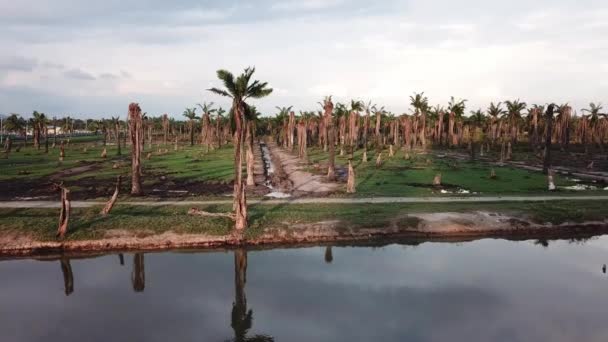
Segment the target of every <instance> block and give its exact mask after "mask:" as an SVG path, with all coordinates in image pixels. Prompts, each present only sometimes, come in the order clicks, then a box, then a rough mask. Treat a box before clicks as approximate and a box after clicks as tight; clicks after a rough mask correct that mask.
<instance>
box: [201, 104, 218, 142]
mask: <svg viewBox="0 0 608 342" xmlns="http://www.w3.org/2000/svg"><path fill="white" fill-rule="evenodd" d="M197 106H199V107H200V108H201V111H202V112H203V116H202V117H201V120H202V122H201V123H202V128H201V144H207V151H209V144H210V143H211V141H210V139H209V138H210V136H211V132H210V129H211V114H212V113H213V112H215V109H213V102H209V103H207V102H203V104H200V103H197Z"/></svg>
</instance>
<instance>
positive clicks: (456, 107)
mask: <svg viewBox="0 0 608 342" xmlns="http://www.w3.org/2000/svg"><path fill="white" fill-rule="evenodd" d="M465 102H467V100H465V99H459V100H456V99H455V98H454V96H451V97H450V102H448V111H449V116H448V140H449V141H450V146H454V145H457V144H458V139H457V134H456V132H454V127H455V125H456V121H457V120H460V119H461V118H462V116H463V115H464V109H465V107H466V106H465Z"/></svg>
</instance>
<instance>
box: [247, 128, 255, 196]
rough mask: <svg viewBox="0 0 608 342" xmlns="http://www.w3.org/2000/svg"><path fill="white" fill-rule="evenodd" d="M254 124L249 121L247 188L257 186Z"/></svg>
mask: <svg viewBox="0 0 608 342" xmlns="http://www.w3.org/2000/svg"><path fill="white" fill-rule="evenodd" d="M252 126H253V122H252V121H247V186H255V180H254V178H253V173H254V162H255V160H254V155H253V128H252Z"/></svg>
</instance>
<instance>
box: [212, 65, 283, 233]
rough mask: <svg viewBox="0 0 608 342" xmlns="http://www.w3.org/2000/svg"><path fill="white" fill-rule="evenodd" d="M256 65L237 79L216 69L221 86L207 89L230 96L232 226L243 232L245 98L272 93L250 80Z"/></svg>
mask: <svg viewBox="0 0 608 342" xmlns="http://www.w3.org/2000/svg"><path fill="white" fill-rule="evenodd" d="M254 72H255V68H246V69H245V71H244V72H243V73H242V74H241V75H239V76H238V77H237V78H236V79H235V77H234V75H233V74H232V73H231V72H229V71H227V70H218V71H217V77H218V78H219V79H220V80H221V81H222V83H223V85H224V89H220V88H211V89H208V90H209V91H210V92H212V93H215V94H218V95H221V96H226V97H229V98H231V99H232V110H233V112H234V114H235V115H234V116H235V128H236V129H235V133H234V138H235V139H234V173H235V180H234V181H235V182H234V208H235V229H236V230H237V232H241V233H242V232H243V230H244V229H245V228H246V227H247V200H246V197H245V186H244V184H243V165H242V164H243V158H242V145H243V133H244V131H245V127H244V121H245V108H246V103H245V101H246V100H247V99H249V98H252V99H259V98H262V97H266V96H268V95H270V94H271V93H272V88H268V83H267V82H260V81H258V80H255V81H251V77H252V76H253V73H254Z"/></svg>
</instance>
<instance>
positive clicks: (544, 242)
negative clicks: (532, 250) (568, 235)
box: [534, 239, 549, 248]
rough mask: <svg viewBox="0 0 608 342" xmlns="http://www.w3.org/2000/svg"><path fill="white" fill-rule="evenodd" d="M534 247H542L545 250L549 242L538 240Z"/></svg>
mask: <svg viewBox="0 0 608 342" xmlns="http://www.w3.org/2000/svg"><path fill="white" fill-rule="evenodd" d="M534 244H535V245H538V246H543V247H545V248H547V247H549V241H547V239H538V240H536V241H535V242H534Z"/></svg>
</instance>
